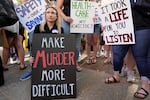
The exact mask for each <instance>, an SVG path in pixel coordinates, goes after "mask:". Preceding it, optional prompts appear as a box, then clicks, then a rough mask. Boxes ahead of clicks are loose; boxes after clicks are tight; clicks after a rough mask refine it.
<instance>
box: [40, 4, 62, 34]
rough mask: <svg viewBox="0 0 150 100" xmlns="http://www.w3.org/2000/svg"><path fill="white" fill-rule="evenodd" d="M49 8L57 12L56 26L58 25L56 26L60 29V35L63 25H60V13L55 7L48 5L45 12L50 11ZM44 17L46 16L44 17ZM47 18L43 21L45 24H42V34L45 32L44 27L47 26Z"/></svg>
mask: <svg viewBox="0 0 150 100" xmlns="http://www.w3.org/2000/svg"><path fill="white" fill-rule="evenodd" d="M49 8H52V9H54V10H55V11H56V16H57V19H56V21H55V24H56V26H57V28H58V33H59V34H61V23H60V18H59V16H58V11H57V9H56V8H55V7H52V6H49V5H47V6H46V9H45V12H46V10H47V9H49ZM44 16H45V15H44ZM45 17H46V16H45ZM45 17H44V19H43V22H42V23H41V24H40V32H44V26H45V24H46V18H45Z"/></svg>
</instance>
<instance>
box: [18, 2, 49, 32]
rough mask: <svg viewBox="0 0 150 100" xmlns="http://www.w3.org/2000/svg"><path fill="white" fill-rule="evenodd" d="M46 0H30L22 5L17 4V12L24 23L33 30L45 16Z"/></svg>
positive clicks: (29, 30) (29, 29) (30, 30)
mask: <svg viewBox="0 0 150 100" xmlns="http://www.w3.org/2000/svg"><path fill="white" fill-rule="evenodd" d="M45 5H46V2H45V0H29V1H27V2H25V3H24V4H22V5H18V6H15V11H16V14H17V16H18V18H19V20H20V22H21V23H22V25H23V26H24V27H25V28H26V29H27V30H28V32H32V31H33V30H34V28H35V26H36V25H38V24H40V23H41V22H42V20H43V17H44V12H45Z"/></svg>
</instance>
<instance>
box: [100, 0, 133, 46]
mask: <svg viewBox="0 0 150 100" xmlns="http://www.w3.org/2000/svg"><path fill="white" fill-rule="evenodd" d="M100 14H101V19H102V25H103V26H104V39H105V43H106V44H107V45H116V44H134V43H135V37H134V28H133V19H132V13H131V5H130V0H113V1H112V2H110V3H108V4H106V5H103V6H102V7H101V8H100Z"/></svg>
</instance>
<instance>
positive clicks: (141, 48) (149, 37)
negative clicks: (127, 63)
mask: <svg viewBox="0 0 150 100" xmlns="http://www.w3.org/2000/svg"><path fill="white" fill-rule="evenodd" d="M135 39H136V44H135V45H133V49H132V50H133V56H134V57H135V61H136V64H137V68H138V71H139V74H140V76H144V77H147V78H149V79H150V29H144V30H138V31H136V32H135Z"/></svg>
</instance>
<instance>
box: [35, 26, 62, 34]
mask: <svg viewBox="0 0 150 100" xmlns="http://www.w3.org/2000/svg"><path fill="white" fill-rule="evenodd" d="M58 32H59V31H58V28H57V26H56V24H55V25H54V26H53V27H52V28H51V29H49V28H48V25H47V24H45V26H44V31H42V32H41V31H40V24H39V25H37V26H36V27H35V30H34V33H50V34H58ZM61 33H64V30H63V28H61Z"/></svg>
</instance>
